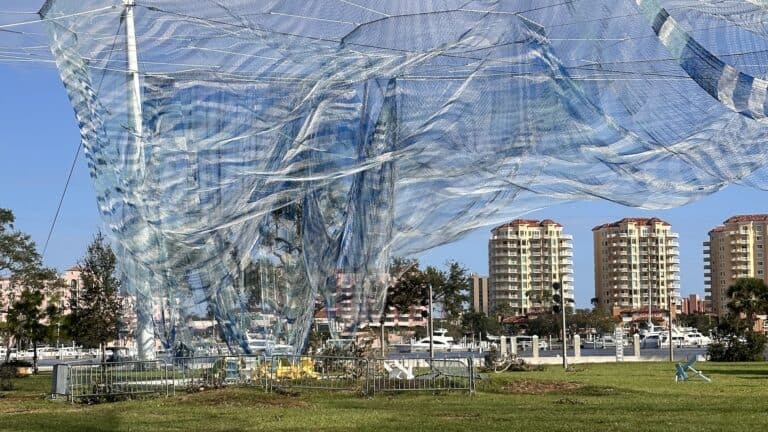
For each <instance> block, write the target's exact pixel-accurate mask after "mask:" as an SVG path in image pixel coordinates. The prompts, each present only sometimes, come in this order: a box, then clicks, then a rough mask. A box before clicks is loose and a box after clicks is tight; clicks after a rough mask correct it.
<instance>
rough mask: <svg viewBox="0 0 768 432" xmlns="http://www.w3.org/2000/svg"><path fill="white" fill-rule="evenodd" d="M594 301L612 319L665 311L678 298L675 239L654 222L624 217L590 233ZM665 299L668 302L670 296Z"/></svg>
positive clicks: (658, 221) (659, 222)
mask: <svg viewBox="0 0 768 432" xmlns="http://www.w3.org/2000/svg"><path fill="white" fill-rule="evenodd" d="M592 236H593V239H594V246H595V300H596V302H597V307H598V308H599V309H601V310H603V311H605V312H607V313H610V314H612V315H619V314H621V313H622V312H625V313H629V312H641V313H642V312H645V313H646V314H647V311H648V310H649V305H650V304H653V309H652V310H653V311H654V313H659V312H660V311H659V310H665V311H666V310H669V307H668V305H669V302H670V300H671V301H672V303H673V304H674V305H675V307H673V308H672V311H673V314H674V313H675V312H677V307H676V305H677V304H678V301H677V300H678V297H679V296H680V266H679V264H680V259H679V248H678V246H679V243H678V235H677V234H676V233H673V232H672V230H671V227H670V225H669V224H668V223H667V222H664V221H663V220H661V219H658V218H624V219H622V220H620V221H616V222H612V223H608V224H604V225H599V226H596V227H594V228H593V229H592ZM670 297H671V298H670Z"/></svg>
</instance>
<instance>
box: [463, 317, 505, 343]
mask: <svg viewBox="0 0 768 432" xmlns="http://www.w3.org/2000/svg"><path fill="white" fill-rule="evenodd" d="M461 328H462V331H463V332H464V333H470V334H475V335H479V336H480V338H481V339H482V338H483V337H487V336H488V335H489V334H495V335H498V334H499V330H500V325H499V323H498V322H497V321H496V320H495V319H493V318H491V317H489V316H487V315H486V314H484V313H482V312H467V313H465V314H463V315H462V316H461Z"/></svg>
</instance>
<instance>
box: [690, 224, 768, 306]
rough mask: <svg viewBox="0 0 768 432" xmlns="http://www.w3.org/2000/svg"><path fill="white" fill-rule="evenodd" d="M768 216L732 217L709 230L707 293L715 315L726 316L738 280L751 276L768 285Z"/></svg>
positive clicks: (705, 253) (705, 283)
mask: <svg viewBox="0 0 768 432" xmlns="http://www.w3.org/2000/svg"><path fill="white" fill-rule="evenodd" d="M766 229H768V215H765V214H759V215H741V216H732V217H730V218H728V219H726V220H725V222H723V225H720V226H718V227H715V228H714V229H712V230H711V231H709V241H706V242H704V285H705V288H704V291H705V292H706V293H707V300H710V301H711V308H712V313H714V314H716V315H717V316H724V315H725V314H726V313H727V312H728V310H727V304H728V287H729V286H731V285H732V284H733V283H734V282H735V281H736V279H738V278H744V277H750V278H758V279H762V280H763V281H765V282H768V279H767V278H766V272H768V268H767V267H766V265H765V263H766V260H765V234H766Z"/></svg>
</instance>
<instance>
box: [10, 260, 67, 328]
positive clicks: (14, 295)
mask: <svg viewBox="0 0 768 432" xmlns="http://www.w3.org/2000/svg"><path fill="white" fill-rule="evenodd" d="M60 277H61V278H62V279H63V280H64V282H65V286H60V287H52V288H51V289H50V292H48V293H47V295H46V296H45V297H44V298H43V305H42V308H43V309H45V308H46V307H47V306H48V305H49V304H51V303H54V304H55V305H56V306H57V307H58V308H59V310H60V311H61V312H62V313H63V314H65V315H66V314H68V313H69V312H70V306H71V302H70V299H71V298H72V297H73V296H77V293H79V289H80V286H81V285H82V281H81V280H80V268H79V267H77V266H74V267H71V268H68V269H67V270H66V271H65V272H64V274H62V275H61V276H60ZM24 288H25V287H24V286H23V285H22V284H20V283H18V282H17V281H14V280H13V279H11V278H8V277H4V278H0V304H2V306H4V307H3V308H0V322H2V321H5V319H6V316H7V311H8V309H7V308H8V307H9V306H10V305H11V303H13V302H14V301H16V300H18V299H19V297H20V296H21V292H22V291H24Z"/></svg>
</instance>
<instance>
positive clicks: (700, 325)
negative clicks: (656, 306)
mask: <svg viewBox="0 0 768 432" xmlns="http://www.w3.org/2000/svg"><path fill="white" fill-rule="evenodd" d="M677 321H678V322H679V323H680V325H681V326H683V327H693V328H695V329H697V330H698V331H699V332H701V333H702V334H709V332H710V331H711V330H714V329H715V327H716V326H717V319H713V318H712V317H711V316H709V315H704V314H681V315H679V316H678V317H677Z"/></svg>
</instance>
